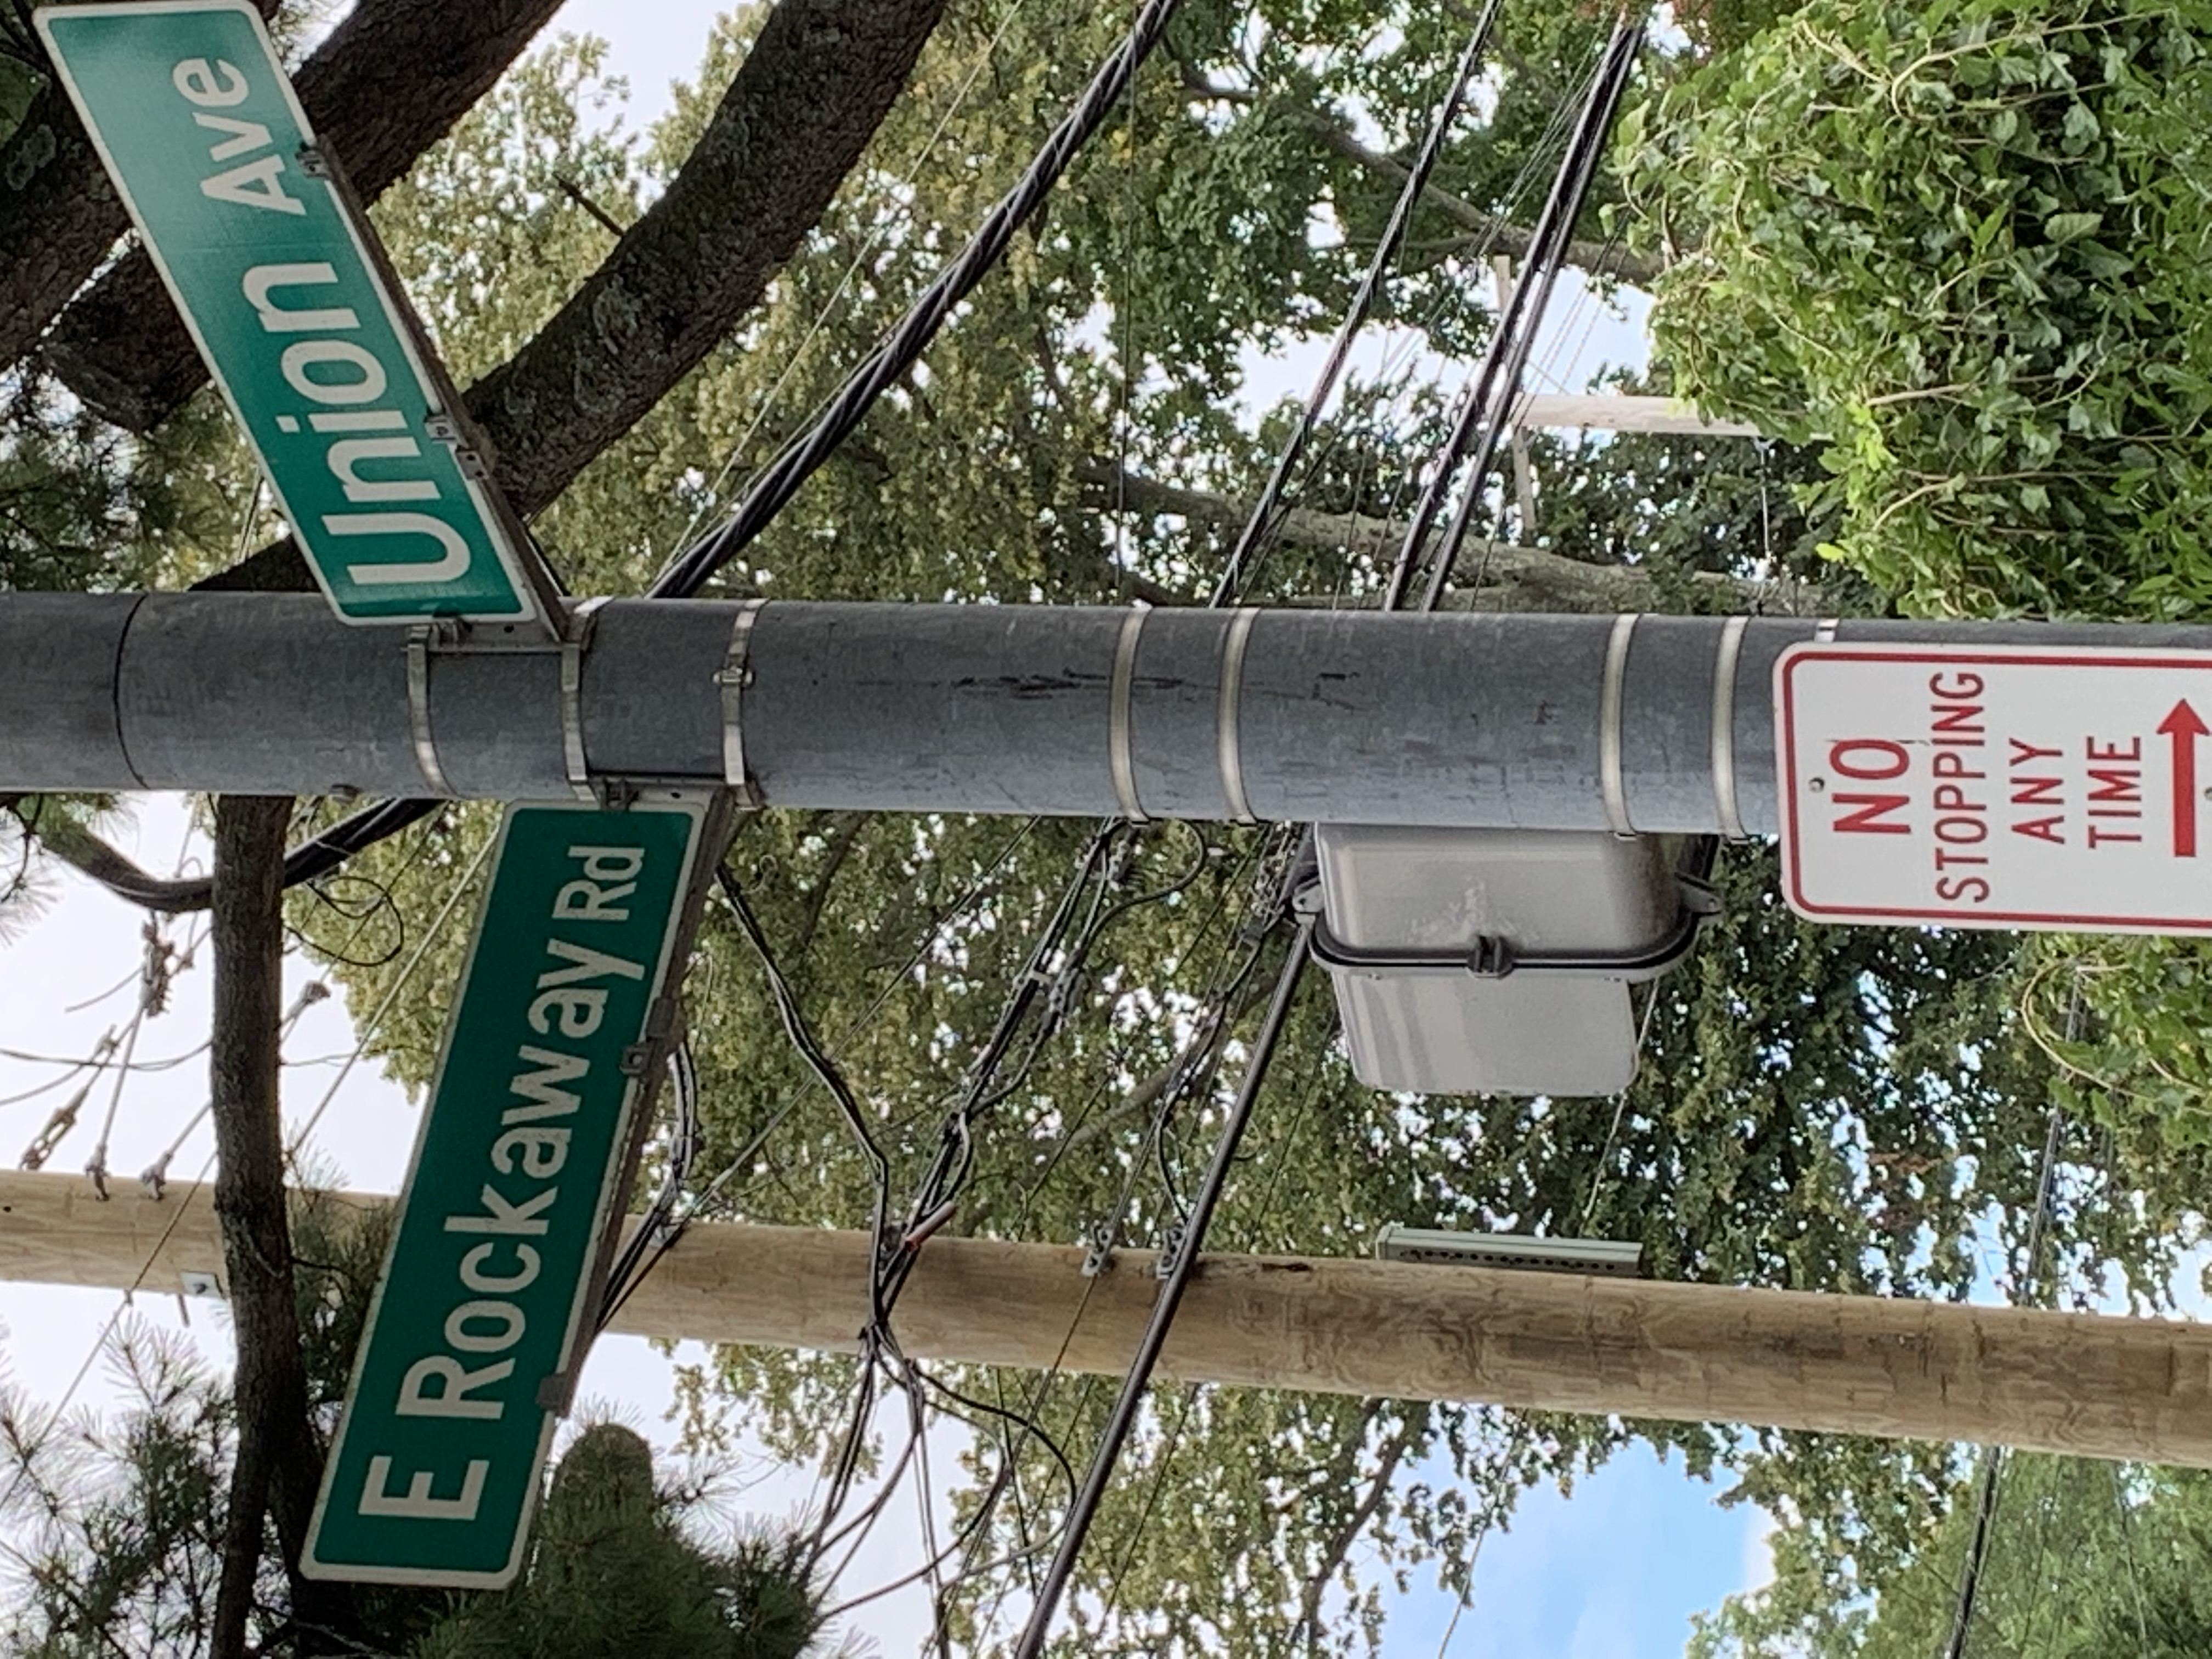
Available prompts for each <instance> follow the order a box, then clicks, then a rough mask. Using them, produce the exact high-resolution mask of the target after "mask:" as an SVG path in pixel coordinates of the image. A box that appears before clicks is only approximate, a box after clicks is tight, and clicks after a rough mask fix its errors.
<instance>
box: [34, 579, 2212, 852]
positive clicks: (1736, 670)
mask: <svg viewBox="0 0 2212 1659" xmlns="http://www.w3.org/2000/svg"><path fill="white" fill-rule="evenodd" d="M1824 629H1825V630H1826V631H1827V632H1829V633H1832V635H1833V636H1834V637H1837V638H1839V639H1842V640H1844V641H1860V640H1864V641H1883V642H1898V641H1922V642H1948V643H1952V644H1956V645H1961V646H1967V645H1972V646H1984V645H1991V644H2003V643H2025V644H2036V645H2045V646H2062V645H2063V646H2081V645H2090V646H2112V647H2132V648H2137V649H2140V648H2142V647H2161V648H2165V649H2169V650H2170V649H2174V648H2177V647H2179V648H2185V649H2193V650H2212V629H2203V628H2185V627H2131V626H2102V627H2100V626H2093V625H2070V624H2069V625H2066V626H2063V627H2061V626H2045V625H2039V624H2035V623H1899V622H1857V621H1846V622H1844V623H1840V624H1821V623H1815V622H1814V621H1811V620H1808V619H1797V618H1780V617H1753V618H1749V619H1746V618H1741V617H1738V618H1722V617H1543V616H1518V615H1516V616H1496V615H1468V614H1446V615H1428V616H1407V615H1380V614H1376V613H1371V612H1367V613H1362V612H1333V611H1309V610H1270V611H1258V612H1252V611H1205V610H1198V609H1193V610H1189V611H1180V610H1154V611H1128V610H1112V609H1104V608H1075V607H1066V608H1063V607H1047V606H1014V605H874V604H839V603H813V602H800V601H776V602H773V603H769V604H765V605H763V604H757V603H755V604H750V605H748V604H725V603H710V602H704V601H696V600H694V601H676V600H643V599H617V600H612V601H610V602H608V603H606V604H605V605H602V606H600V607H599V608H598V609H597V611H595V612H594V613H593V616H592V621H591V624H590V628H589V629H588V634H587V636H586V638H585V639H584V640H582V641H580V642H579V643H577V644H575V645H574V646H573V647H569V648H568V649H567V650H565V651H564V650H563V649H562V648H561V647H552V648H540V649H515V648H512V647H472V646H471V643H470V642H469V641H467V640H466V639H465V638H456V637H451V636H447V635H441V634H439V633H437V632H435V631H428V632H425V631H422V630H410V629H406V628H368V627H352V626H347V625H345V624H343V623H338V622H337V621H336V620H334V619H333V618H332V617H331V616H330V615H329V613H328V610H327V607H325V605H323V604H322V602H321V601H320V600H319V599H315V598H312V597H307V596H299V597H294V596H289V595H270V594H219V593H164V594H46V593H10V594H0V791H5V792H14V791H27V790H36V789H97V790H134V789H191V790H204V791H220V790H232V791H240V792H254V793H297V794H348V793H361V794H364V795H386V796H419V795H426V794H429V795H448V794H449V795H454V796H461V797H474V798H481V799H509V800H513V799H568V798H572V797H573V796H574V793H576V791H577V790H578V789H579V788H580V787H587V786H589V785H591V784H592V783H593V782H595V781H596V782H599V783H600V784H602V785H604V784H605V783H607V782H609V781H614V782H617V783H619V782H621V781H633V782H639V783H674V784H684V785H690V786H714V785H720V784H722V783H724V782H732V783H738V784H741V785H742V786H743V787H745V788H747V789H749V790H750V791H751V792H752V793H753V794H754V796H755V798H756V799H758V800H760V801H761V802H763V803H764V804H767V805H785V806H798V807H808V808H842V809H858V810H872V811H921V812H979V813H1019V814H1028V813H1033V812H1041V813H1047V814H1055V815H1073V816H1079V817H1097V816H1099V815H1101V814H1107V813H1119V814H1121V815H1123V816H1131V817H1134V816H1139V815H1144V816H1152V817H1182V818H1191V819H1232V818H1240V817H1254V818H1259V819H1267V820H1287V821H1304V822H1310V823H1376V824H1433V825H1458V826H1467V827H1496V828H1517V829H1608V828H1611V829H1620V828H1623V827H1626V828H1632V829H1637V830H1648V831H1669V832H1682V833H1700V834H1713V833H1719V834H1730V835H1732V834H1738V833H1743V834H1750V835H1763V834H1771V833H1773V832H1774V830H1775V829H1776V827H1777V822H1778V809H1777V803H1776V798H1775V796H1776V784H1775V753H1774V719H1773V712H1772V696H1771V679H1772V670H1773V665H1774V661H1775V659H1776V658H1777V657H1778V655H1779V654H1780V653H1781V652H1782V651H1783V650H1784V649H1785V648H1786V647H1789V646H1790V645H1791V644H1794V643H1796V642H1797V641H1803V640H1808V639H1812V638H1814V637H1815V635H1816V631H1819V630H1824Z"/></svg>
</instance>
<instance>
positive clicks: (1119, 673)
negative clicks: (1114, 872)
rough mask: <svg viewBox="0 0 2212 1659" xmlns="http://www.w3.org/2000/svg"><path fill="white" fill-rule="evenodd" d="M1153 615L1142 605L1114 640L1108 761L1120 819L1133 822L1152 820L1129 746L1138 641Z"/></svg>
mask: <svg viewBox="0 0 2212 1659" xmlns="http://www.w3.org/2000/svg"><path fill="white" fill-rule="evenodd" d="M1151 614H1152V611H1151V609H1150V608H1149V607H1148V606H1145V605H1139V606H1138V607H1137V608H1136V609H1135V610H1133V611H1130V612H1129V613H1128V614H1127V616H1125V617H1122V618H1121V634H1120V635H1119V636H1118V637H1117V638H1116V639H1115V641H1114V678H1113V683H1112V684H1111V686H1110V687H1109V690H1108V693H1107V704H1106V759H1107V764H1108V765H1109V768H1110V769H1112V771H1113V774H1114V798H1115V800H1117V801H1118V802H1120V803H1121V816H1122V817H1125V818H1127V819H1128V820H1129V821H1130V822H1131V823H1149V822H1150V821H1151V820H1150V818H1149V817H1148V816H1147V814H1146V811H1145V806H1144V803H1143V802H1142V801H1140V800H1139V799H1138V798H1137V763H1136V759H1135V757H1134V756H1133V755H1132V754H1131V752H1130V747H1129V725H1130V707H1129V704H1130V699H1131V696H1132V693H1133V690H1134V688H1135V684H1136V679H1137V641H1139V639H1141V638H1142V637H1143V636H1144V632H1145V618H1146V617H1148V616H1150V615H1151Z"/></svg>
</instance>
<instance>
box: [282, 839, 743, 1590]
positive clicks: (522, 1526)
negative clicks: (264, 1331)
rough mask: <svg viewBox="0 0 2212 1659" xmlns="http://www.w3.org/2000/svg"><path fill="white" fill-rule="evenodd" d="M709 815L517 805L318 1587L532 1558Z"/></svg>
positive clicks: (381, 1319)
mask: <svg viewBox="0 0 2212 1659" xmlns="http://www.w3.org/2000/svg"><path fill="white" fill-rule="evenodd" d="M710 816H711V817H714V820H715V821H716V823H720V813H719V811H714V810H713V809H709V808H708V806H707V805H705V803H704V801H703V800H702V799H699V798H696V797H693V798H677V797H664V798H663V799H658V800H656V799H650V798H648V799H642V800H640V801H639V802H637V803H635V805H632V806H630V807H629V809H628V810H627V811H599V810H596V809H594V808H592V807H591V806H588V805H518V806H511V807H509V808H508V809H507V818H506V822H505V823H503V824H502V825H501V829H500V840H499V845H498V848H497V849H496V852H495V857H494V863H493V868H492V875H491V881H490V887H489V891H488V893H487V894H486V896H485V900H484V907H483V916H482V918H481V920H480V921H479V922H478V925H477V933H476V939H475V942H474V944H473V945H472V946H471V951H470V955H469V961H468V963H467V966H466V967H465V969H463V972H462V981H461V989H460V998H459V1003H458V1004H457V1005H456V1006H455V1008H454V1012H453V1020H452V1024H450V1025H449V1027H448V1028H447V1032H446V1044H445V1052H444V1053H443V1054H442V1055H441V1057H440V1060H439V1065H438V1074H437V1080H436V1082H435V1084H434V1085H432V1088H431V1091H430V1099H429V1102H428V1105H427V1106H426V1107H425V1109H424V1111H423V1115H422V1128H421V1131H420V1133H418V1135H417V1137H416V1142H415V1158H414V1162H413V1164H412V1165H411V1167H410V1170H409V1172H408V1176H407V1184H406V1186H405V1187H404V1188H403V1189H402V1198H401V1206H400V1215H399V1219H398V1227H397V1229H396V1231H395V1232H394V1234H393V1237H392V1250H391V1255H390V1256H389V1257H388V1259H387V1260H386V1263H385V1268H384V1275H383V1278H382V1279H380V1281H379V1282H378V1285H377V1291H376V1299H375V1301H374V1303H373V1304H371V1306H370V1309H369V1315H368V1328H367V1331H366V1333H365V1334H364V1335H363V1336H362V1344H361V1352H360V1353H359V1355H358V1356H357V1357H356V1361H355V1365H354V1375H353V1383H352V1386H351V1388H350V1389H349V1390H348V1393H347V1395H346V1405H345V1414H344V1416H343V1419H341V1421H340V1423H339V1425H338V1434H337V1443H336V1444H334V1445H333V1446H332V1447H331V1455H330V1461H329V1463H328V1465H327V1467H326V1468H325V1470H324V1473H323V1489H322V1493H321V1496H320V1497H319V1498H318V1499H317V1502H316V1505H315V1516H314V1522H313V1527H312V1528H310V1531H309V1534H308V1539H307V1551H306V1553H305V1557H304V1559H303V1560H302V1563H301V1565H302V1568H303V1570H304V1571H306V1572H307V1573H308V1574H309V1575H310V1576H311V1577H319V1578H343V1579H354V1580H362V1581H368V1582H372V1583H398V1584H450V1585H455V1586H465V1587H477V1588H487V1587H494V1586H497V1585H500V1584H503V1583H507V1581H508V1580H509V1579H511V1578H512V1577H513V1576H514V1573H515V1570H516V1568H517V1567H518V1566H519V1565H520V1562H521V1556H522V1547H523V1541H524V1538H525V1535H526V1532H527V1529H528V1526H529V1521H530V1516H531V1511H532V1507H533V1506H534V1504H536V1502H537V1498H538V1481H539V1477H540V1474H541V1473H542V1471H543V1469H544V1463H545V1455H546V1452H547V1449H548V1448H549V1446H550V1443H551V1441H552V1437H553V1428H554V1423H555V1420H556V1418H557V1416H558V1415H559V1414H560V1413H562V1411H564V1410H566V1408H567V1406H568V1395H569V1392H570V1390H571V1389H572V1387H573V1385H574V1376H573V1368H574V1365H576V1364H578V1363H580V1347H581V1346H582V1344H581V1343H580V1340H579V1339H580V1336H586V1335H587V1333H586V1332H584V1330H583V1324H584V1322H585V1321H586V1320H587V1319H589V1318H590V1316H591V1314H592V1307H593V1305H594V1304H595V1300H596V1296H597V1293H598V1290H599V1274H598V1273H595V1272H594V1268H595V1266H596V1265H597V1264H598V1262H599V1259H600V1255H601V1249H602V1245H603V1242H604V1241H605V1237H606V1236H607V1233H608V1230H609V1224H610V1221H611V1218H614V1217H615V1216H616V1214H617V1205H618V1204H619V1202H620V1199H621V1194H622V1191H623V1186H624V1184H625V1182H626V1180H627V1177H628V1173H629V1164H630V1163H631V1160H632V1155H633V1140H634V1133H633V1131H634V1129H635V1127H636V1124H637V1121H638V1118H639V1113H640V1103H641V1102H642V1101H644V1100H645V1099H647V1097H649V1096H650V1093H651V1083H652V1073H653V1070H654V1069H656V1068H657V1066H658V1062H659V1050H660V1048H661V1047H662V1045H663V1044H664V1043H665V1040H666V1038H667V1036H668V1033H669V1030H670V1028H671V1024H672V1017H673V1008H674V1004H673V990H674V987H673V985H672V984H671V982H670V979H671V972H676V973H678V975H680V968H679V969H673V970H672V969H671V965H670V964H671V961H678V962H680V957H678V954H677V953H678V952H679V951H684V950H688V948H689V944H690V933H691V930H692V928H693V927H695V926H696V919H697V915H698V910H699V906H700V904H701V902H703V895H704V890H703V887H702V884H701V866H702V862H703V860H702V857H701V848H702V844H703V843H704V842H705V840H707V839H708V838H709V833H710V832H709V830H708V823H707V820H708V818H709V817H710ZM710 856H711V854H710Z"/></svg>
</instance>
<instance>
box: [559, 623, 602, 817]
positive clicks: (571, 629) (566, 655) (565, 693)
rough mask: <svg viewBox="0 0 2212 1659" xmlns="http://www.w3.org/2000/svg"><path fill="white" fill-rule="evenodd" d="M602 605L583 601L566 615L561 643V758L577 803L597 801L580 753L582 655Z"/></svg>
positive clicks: (587, 764)
mask: <svg viewBox="0 0 2212 1659" xmlns="http://www.w3.org/2000/svg"><path fill="white" fill-rule="evenodd" d="M605 603H606V600H605V599H604V598H599V599H586V600H585V601H584V602H583V603H582V604H581V605H578V606H577V607H576V608H575V609H574V611H571V612H569V615H568V631H567V632H566V634H565V635H563V636H562V641H561V757H562V762H563V763H564V764H565V765H566V767H567V769H568V787H570V788H572V789H574V791H575V792H576V799H579V800H590V801H595V800H597V799H599V792H598V791H597V790H595V789H593V788H592V768H591V762H590V760H589V758H588V757H586V755H585V753H584V653H585V652H586V650H588V649H589V648H590V647H591V643H592V628H593V626H594V625H595V624H596V623H598V622H599V607H600V606H601V605H605Z"/></svg>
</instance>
